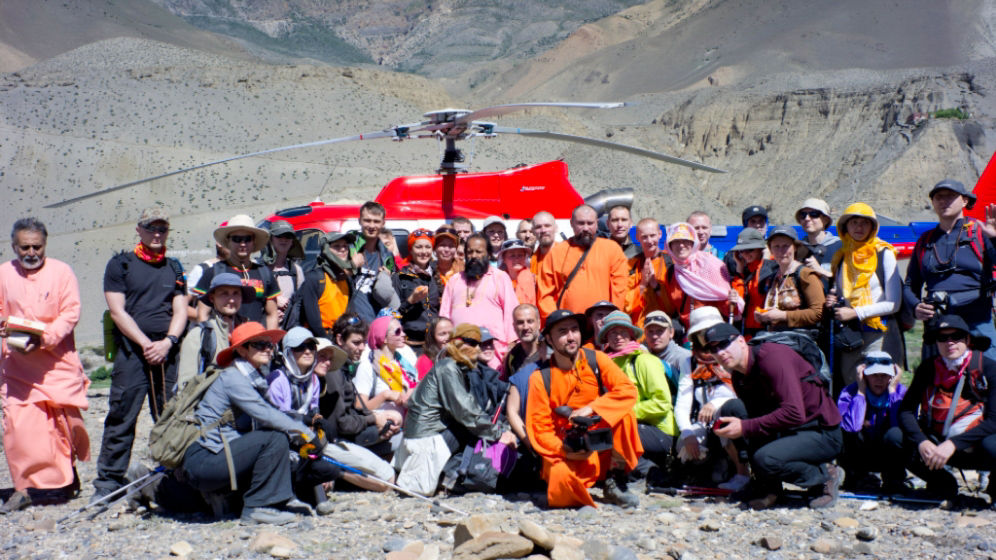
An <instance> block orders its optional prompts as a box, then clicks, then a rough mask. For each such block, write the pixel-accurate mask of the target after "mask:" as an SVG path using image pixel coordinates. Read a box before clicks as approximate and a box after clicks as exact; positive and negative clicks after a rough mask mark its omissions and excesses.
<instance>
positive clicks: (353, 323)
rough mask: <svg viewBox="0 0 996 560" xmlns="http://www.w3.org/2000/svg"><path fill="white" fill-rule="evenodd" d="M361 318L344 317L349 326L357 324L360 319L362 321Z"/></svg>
mask: <svg viewBox="0 0 996 560" xmlns="http://www.w3.org/2000/svg"><path fill="white" fill-rule="evenodd" d="M362 320H363V319H360V318H359V317H348V318H347V319H346V324H347V325H349V326H353V325H359V324H360V321H362Z"/></svg>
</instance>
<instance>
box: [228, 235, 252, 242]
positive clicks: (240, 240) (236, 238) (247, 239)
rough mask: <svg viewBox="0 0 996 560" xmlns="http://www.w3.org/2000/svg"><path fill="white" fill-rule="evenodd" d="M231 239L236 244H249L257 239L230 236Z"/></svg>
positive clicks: (244, 236)
mask: <svg viewBox="0 0 996 560" xmlns="http://www.w3.org/2000/svg"><path fill="white" fill-rule="evenodd" d="M228 238H229V239H231V240H232V241H234V242H236V243H249V242H250V241H252V240H253V239H256V236H255V235H229V236H228Z"/></svg>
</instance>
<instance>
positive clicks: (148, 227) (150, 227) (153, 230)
mask: <svg viewBox="0 0 996 560" xmlns="http://www.w3.org/2000/svg"><path fill="white" fill-rule="evenodd" d="M142 229H144V230H145V231H147V232H149V233H158V234H159V235H162V234H164V233H169V226H154V225H152V224H146V225H144V226H142Z"/></svg>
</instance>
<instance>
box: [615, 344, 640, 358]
mask: <svg viewBox="0 0 996 560" xmlns="http://www.w3.org/2000/svg"><path fill="white" fill-rule="evenodd" d="M639 351H640V343H639V342H637V341H635V340H631V341H629V342H627V343H626V346H623V347H622V350H619V351H618V352H611V353H609V357H610V358H618V357H619V356H627V355H629V354H633V353H635V352H639Z"/></svg>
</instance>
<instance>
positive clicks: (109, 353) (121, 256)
mask: <svg viewBox="0 0 996 560" xmlns="http://www.w3.org/2000/svg"><path fill="white" fill-rule="evenodd" d="M130 254H131V253H129V252H127V251H121V252H120V253H117V254H116V255H114V257H113V258H114V259H117V261H118V264H120V265H121V270H122V271H123V272H124V273H125V276H126V277H127V276H128V255H130ZM166 262H167V263H169V266H170V267H171V268H172V269H173V273H174V274H176V283H177V284H179V285H181V286H185V284H186V278H185V277H184V275H183V265H181V264H180V261H178V260H176V259H175V258H173V257H166ZM184 291H186V290H184ZM101 324H102V326H103V330H104V359H105V360H106V361H108V362H113V361H114V358H115V357H116V356H117V355H118V342H117V339H116V338H115V337H114V330H115V329H116V328H117V326H116V325H115V324H114V319H112V318H111V310H110V309H108V310H106V311H104V316H103V317H102V318H101Z"/></svg>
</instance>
